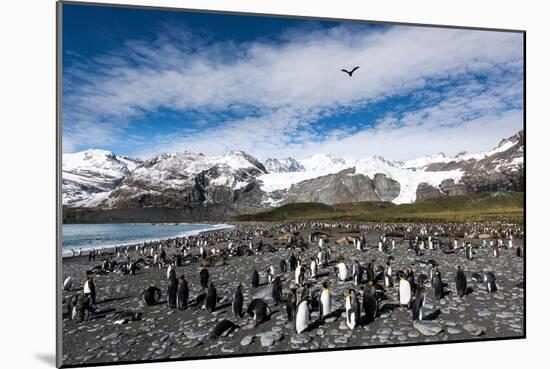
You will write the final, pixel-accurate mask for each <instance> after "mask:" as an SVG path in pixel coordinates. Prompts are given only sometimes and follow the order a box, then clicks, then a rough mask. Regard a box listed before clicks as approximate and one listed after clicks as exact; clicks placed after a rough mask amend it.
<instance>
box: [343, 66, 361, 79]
mask: <svg viewBox="0 0 550 369" xmlns="http://www.w3.org/2000/svg"><path fill="white" fill-rule="evenodd" d="M357 69H359V67H355V68H353V69H352V70H351V72H350V71H349V70H345V69H341V71H342V72H346V73H347V74H348V75H349V76H350V77H351V76H352V75H353V72H355V71H356V70H357Z"/></svg>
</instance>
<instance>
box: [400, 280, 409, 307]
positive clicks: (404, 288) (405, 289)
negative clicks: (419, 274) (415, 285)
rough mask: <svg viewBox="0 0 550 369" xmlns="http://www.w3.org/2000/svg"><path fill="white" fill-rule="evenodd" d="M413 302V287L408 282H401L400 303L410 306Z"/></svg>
mask: <svg viewBox="0 0 550 369" xmlns="http://www.w3.org/2000/svg"><path fill="white" fill-rule="evenodd" d="M410 301H411V285H410V283H409V282H408V281H405V280H401V281H400V282H399V303H400V304H401V305H408V304H409V302H410Z"/></svg>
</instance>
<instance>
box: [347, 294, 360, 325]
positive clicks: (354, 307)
mask: <svg viewBox="0 0 550 369" xmlns="http://www.w3.org/2000/svg"><path fill="white" fill-rule="evenodd" d="M360 316H361V307H360V305H359V299H358V298H357V294H356V292H355V290H354V289H352V288H350V289H349V290H348V292H347V293H346V325H347V326H348V328H349V329H355V326H356V325H357V322H358V321H359V318H360Z"/></svg>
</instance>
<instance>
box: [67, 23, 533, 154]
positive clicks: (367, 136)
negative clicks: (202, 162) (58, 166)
mask: <svg viewBox="0 0 550 369" xmlns="http://www.w3.org/2000/svg"><path fill="white" fill-rule="evenodd" d="M285 40H286V41H284V42H282V43H281V42H268V41H256V42H249V43H246V44H242V45H236V44H233V43H223V44H220V43H211V42H210V43H209V42H207V41H205V40H204V39H203V38H201V37H199V38H198V40H195V41H193V40H192V39H190V38H189V34H188V33H187V32H180V33H177V34H176V36H174V35H173V34H172V35H170V36H169V37H167V36H164V37H161V38H159V39H158V40H156V41H155V42H153V43H150V44H147V43H145V42H129V43H128V44H127V45H126V47H125V48H124V49H123V50H120V51H117V52H116V53H115V54H114V55H105V56H102V57H101V59H98V60H95V61H94V62H93V63H92V64H91V65H87V66H84V67H81V68H79V69H78V70H77V71H75V72H73V73H74V75H73V76H72V77H73V78H74V79H75V80H76V77H78V78H79V79H80V81H84V83H82V84H76V83H70V84H69V87H70V94H67V97H66V98H65V104H66V105H64V106H65V107H66V108H67V110H66V112H65V118H64V119H65V123H66V126H67V127H68V128H67V130H65V133H64V138H65V139H66V140H67V141H69V142H71V144H72V147H76V146H77V145H78V144H80V145H82V144H83V143H85V144H89V145H97V146H100V145H102V144H103V145H105V144H108V143H112V142H113V141H116V140H118V141H119V142H120V141H121V140H124V129H125V128H126V127H128V126H130V125H131V121H132V119H133V118H136V117H140V116H143V114H146V113H154V112H155V111H157V110H158V109H160V108H168V109H172V110H175V111H181V112H195V113H197V115H199V116H200V115H201V114H204V116H205V117H208V116H209V114H216V113H220V112H222V113H223V112H227V111H230V112H232V113H233V114H234V115H236V116H239V118H234V119H232V120H230V121H227V122H224V124H222V125H218V126H216V127H215V128H211V127H210V128H208V125H207V124H206V125H205V128H204V129H200V130H198V131H193V132H190V131H189V130H186V131H182V132H176V133H172V134H169V135H158V136H156V137H153V138H152V140H151V142H152V143H151V144H150V146H149V147H146V146H143V145H141V146H139V147H136V151H138V153H139V154H141V155H146V156H147V155H153V154H155V153H158V152H161V151H182V150H186V149H190V150H193V151H198V152H204V153H212V154H220V153H224V152H227V151H228V150H231V149H243V150H246V151H248V152H251V153H253V154H254V155H257V156H258V157H260V158H262V159H263V158H266V157H268V156H289V155H291V156H296V157H303V156H306V155H309V154H312V153H314V152H329V153H333V154H335V155H338V156H342V157H348V158H351V157H360V156H363V155H366V154H380V155H384V156H388V157H391V158H395V159H409V158H410V155H417V154H418V155H423V154H427V153H432V152H434V151H445V152H449V153H450V152H457V151H461V150H464V149H466V150H474V151H475V150H481V149H487V148H488V147H491V146H492V145H494V144H495V142H498V140H499V139H500V138H502V137H504V136H505V135H507V134H508V133H510V134H511V133H514V132H515V131H517V130H518V129H519V128H520V127H521V123H522V114H521V112H520V111H517V107H514V108H513V109H512V108H509V106H510V103H511V102H510V100H511V101H512V102H513V103H516V104H517V100H518V96H521V88H522V81H517V78H515V79H514V78H510V77H509V76H506V75H505V73H501V70H502V69H503V70H504V71H507V70H510V69H514V68H515V69H514V70H517V69H518V68H522V62H521V61H522V58H523V55H522V50H523V48H522V35H520V34H512V33H502V32H486V31H471V30H469V31H466V30H452V29H434V28H420V27H393V28H390V29H385V30H383V31H376V32H374V31H369V32H366V31H365V32H359V31H358V29H357V28H356V27H354V28H348V27H335V28H333V29H329V30H314V31H311V32H292V31H289V32H287V33H286V34H285ZM190 50H192V51H193V52H190ZM354 65H360V66H361V68H360V69H359V70H358V71H357V72H356V73H355V74H354V76H353V78H348V77H347V76H346V75H345V74H344V73H342V72H340V71H339V70H340V69H341V68H345V67H351V66H354ZM86 69H88V70H90V69H91V70H93V72H92V73H90V72H86ZM70 72H71V71H69V74H68V76H69V79H70V77H71V73H70ZM474 74H483V75H490V76H492V78H490V79H488V80H487V81H484V82H483V83H481V82H479V81H477V80H476V79H475V78H472V75H474ZM446 79H449V80H457V79H458V80H463V82H462V83H460V84H459V85H458V86H449V87H446V88H444V89H443V90H442V91H441V92H440V91H431V95H430V94H428V92H427V91H425V90H420V91H425V94H424V95H422V97H421V98H420V101H419V106H420V107H421V108H418V109H416V110H413V111H410V112H405V113H400V114H394V113H393V112H388V114H387V116H386V118H385V119H383V120H380V121H377V122H372V123H376V125H375V126H374V127H373V128H369V129H366V130H363V131H359V132H353V130H352V131H351V132H350V130H349V129H348V128H346V127H342V126H341V127H338V128H336V130H335V131H333V132H317V131H316V130H315V126H314V125H312V123H314V122H315V121H317V120H318V119H321V118H324V117H329V116H331V115H332V114H334V113H338V112H340V111H342V109H350V110H353V109H358V108H363V107H365V106H369V104H370V105H373V104H375V103H377V102H381V101H383V100H384V99H385V98H387V97H391V96H396V95H403V94H407V93H411V92H415V91H418V90H419V89H422V88H424V87H430V83H432V81H438V82H437V83H440V84H441V83H442V81H445V80H446ZM518 88H519V90H518ZM90 121H93V122H94V124H89V123H88V122H90ZM83 122H86V123H85V124H84V123H83ZM98 122H102V123H98ZM365 123H368V122H365ZM466 132H467V133H466ZM481 134H483V135H481ZM67 149H68V150H70V148H67V147H66V148H65V150H66V151H67Z"/></svg>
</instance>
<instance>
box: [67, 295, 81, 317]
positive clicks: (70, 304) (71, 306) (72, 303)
mask: <svg viewBox="0 0 550 369" xmlns="http://www.w3.org/2000/svg"><path fill="white" fill-rule="evenodd" d="M77 299H78V293H75V294H73V295H71V296H69V297H68V298H67V317H68V318H69V320H73V319H74V318H75V316H76V311H75V307H76V301H77Z"/></svg>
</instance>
